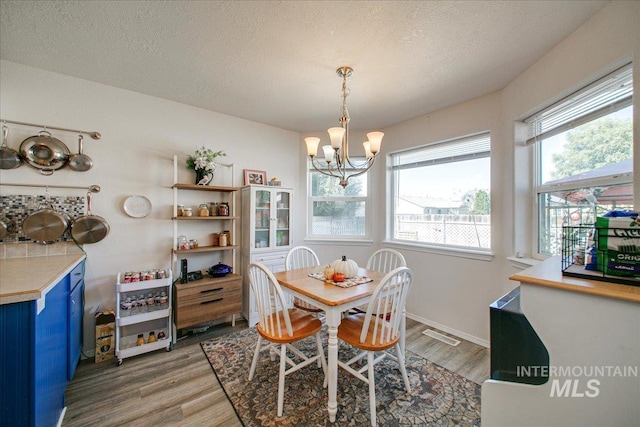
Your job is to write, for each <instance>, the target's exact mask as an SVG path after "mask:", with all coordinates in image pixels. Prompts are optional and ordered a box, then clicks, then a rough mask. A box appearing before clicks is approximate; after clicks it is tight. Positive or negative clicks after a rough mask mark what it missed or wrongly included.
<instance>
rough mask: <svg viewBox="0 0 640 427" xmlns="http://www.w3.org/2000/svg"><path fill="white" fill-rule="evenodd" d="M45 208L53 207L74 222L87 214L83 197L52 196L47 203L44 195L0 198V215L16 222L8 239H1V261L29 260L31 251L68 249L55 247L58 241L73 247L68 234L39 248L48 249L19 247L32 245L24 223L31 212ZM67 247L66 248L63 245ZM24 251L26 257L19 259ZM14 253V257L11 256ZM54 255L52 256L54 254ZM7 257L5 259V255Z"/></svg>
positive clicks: (2, 196) (3, 196) (0, 196)
mask: <svg viewBox="0 0 640 427" xmlns="http://www.w3.org/2000/svg"><path fill="white" fill-rule="evenodd" d="M44 207H49V208H50V207H53V209H55V210H56V211H58V212H65V213H66V214H67V215H69V217H70V218H71V221H73V220H74V219H75V218H77V217H79V216H82V215H84V212H85V198H84V197H75V196H73V197H59V196H52V197H49V200H48V201H47V199H46V197H45V196H43V195H39V196H30V195H6V196H5V195H0V214H2V215H3V216H5V217H6V218H8V219H10V220H12V221H13V222H14V223H15V232H14V233H13V234H11V235H9V236H7V237H6V238H4V239H2V240H0V246H5V247H2V248H1V249H2V250H1V251H0V258H5V257H7V258H16V257H26V256H29V255H28V252H31V253H34V254H35V253H37V252H43V251H44V252H47V253H48V252H55V251H61V250H66V249H65V248H63V247H60V248H55V249H54V247H55V246H56V245H57V244H58V242H62V243H64V242H67V241H69V242H71V243H73V244H74V246H75V243H74V242H73V239H71V237H70V236H69V233H68V232H67V233H65V235H64V236H63V237H62V238H61V239H60V240H59V241H58V242H57V243H55V244H52V245H40V244H38V245H37V246H40V247H45V248H46V249H42V248H41V249H38V248H37V247H34V248H33V249H32V250H28V248H27V246H25V247H24V248H20V246H22V245H24V244H27V243H33V241H32V240H31V239H29V238H28V237H27V236H25V235H24V232H23V231H22V222H23V221H24V220H25V218H27V216H29V215H30V214H31V213H33V212H36V211H37V210H38V209H40V208H44ZM64 246H66V245H64ZM22 252H24V253H25V254H24V255H22V256H19V255H18V254H21V253H22ZM9 253H10V254H11V256H10V255H9ZM51 254H53V253H51ZM3 255H4V256H3ZM43 255H46V254H42V255H30V256H43Z"/></svg>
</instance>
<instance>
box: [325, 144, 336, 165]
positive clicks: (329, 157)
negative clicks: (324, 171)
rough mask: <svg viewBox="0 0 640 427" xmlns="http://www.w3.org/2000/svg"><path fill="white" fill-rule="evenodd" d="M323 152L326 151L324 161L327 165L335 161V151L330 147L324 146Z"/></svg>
mask: <svg viewBox="0 0 640 427" xmlns="http://www.w3.org/2000/svg"><path fill="white" fill-rule="evenodd" d="M322 150H323V151H324V159H325V160H326V161H327V163H331V161H332V160H333V155H334V154H335V150H334V149H333V147H331V146H330V145H323V146H322Z"/></svg>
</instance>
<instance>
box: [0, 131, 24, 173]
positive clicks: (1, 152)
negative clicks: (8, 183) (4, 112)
mask: <svg viewBox="0 0 640 427" xmlns="http://www.w3.org/2000/svg"><path fill="white" fill-rule="evenodd" d="M8 134H9V128H8V127H6V126H4V125H2V146H0V169H15V168H17V167H18V166H20V165H21V164H22V158H21V157H20V155H19V154H18V152H17V151H16V150H14V149H13V148H9V147H8V146H7V136H8Z"/></svg>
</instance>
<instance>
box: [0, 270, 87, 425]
mask: <svg viewBox="0 0 640 427" xmlns="http://www.w3.org/2000/svg"><path fill="white" fill-rule="evenodd" d="M80 265H81V266H82V265H83V263H80ZM71 282H72V279H71V274H67V275H66V276H64V277H63V278H62V279H61V280H59V281H58V282H57V283H56V284H55V285H54V286H53V287H52V288H51V289H50V290H49V291H48V292H47V293H46V295H45V297H44V298H41V299H40V300H32V301H25V302H19V303H13V304H3V305H0V389H1V390H2V392H0V424H2V425H3V426H4V425H7V426H34V427H36V426H37V427H41V426H43V427H47V426H56V425H57V423H58V420H59V419H60V415H61V414H62V411H63V409H64V391H65V388H66V386H67V382H68V378H69V375H70V374H72V373H70V371H69V367H70V363H71V359H70V356H71V355H70V353H69V348H71V347H70V345H71V344H70V341H69V338H70V336H71V335H72V334H77V333H78V332H77V328H78V327H79V328H81V323H82V311H83V310H81V309H80V310H76V311H74V310H73V308H72V307H71V306H70V301H71V300H72V299H79V300H80V301H81V300H82V296H81V293H82V292H83V289H84V283H83V282H76V286H74V289H73V291H74V292H72V293H70V289H71V287H72V284H71ZM71 319H73V321H74V322H75V321H78V319H79V321H80V322H79V323H80V326H74V329H75V332H73V333H72V332H71V331H70V325H71V323H70V322H71ZM80 331H81V329H80ZM79 337H80V338H79V339H80V340H81V334H80V336H79ZM80 346H81V343H80ZM72 347H74V348H75V346H72ZM78 351H79V350H78ZM74 357H75V356H74ZM76 364H77V361H76V362H75V364H74V366H73V368H74V369H75V366H76Z"/></svg>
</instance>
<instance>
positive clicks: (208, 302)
mask: <svg viewBox="0 0 640 427" xmlns="http://www.w3.org/2000/svg"><path fill="white" fill-rule="evenodd" d="M223 299H224V298H216V299H212V300H211V301H205V302H201V303H200V304H201V305H205V304H213V303H214V302H219V301H222V300H223Z"/></svg>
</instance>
